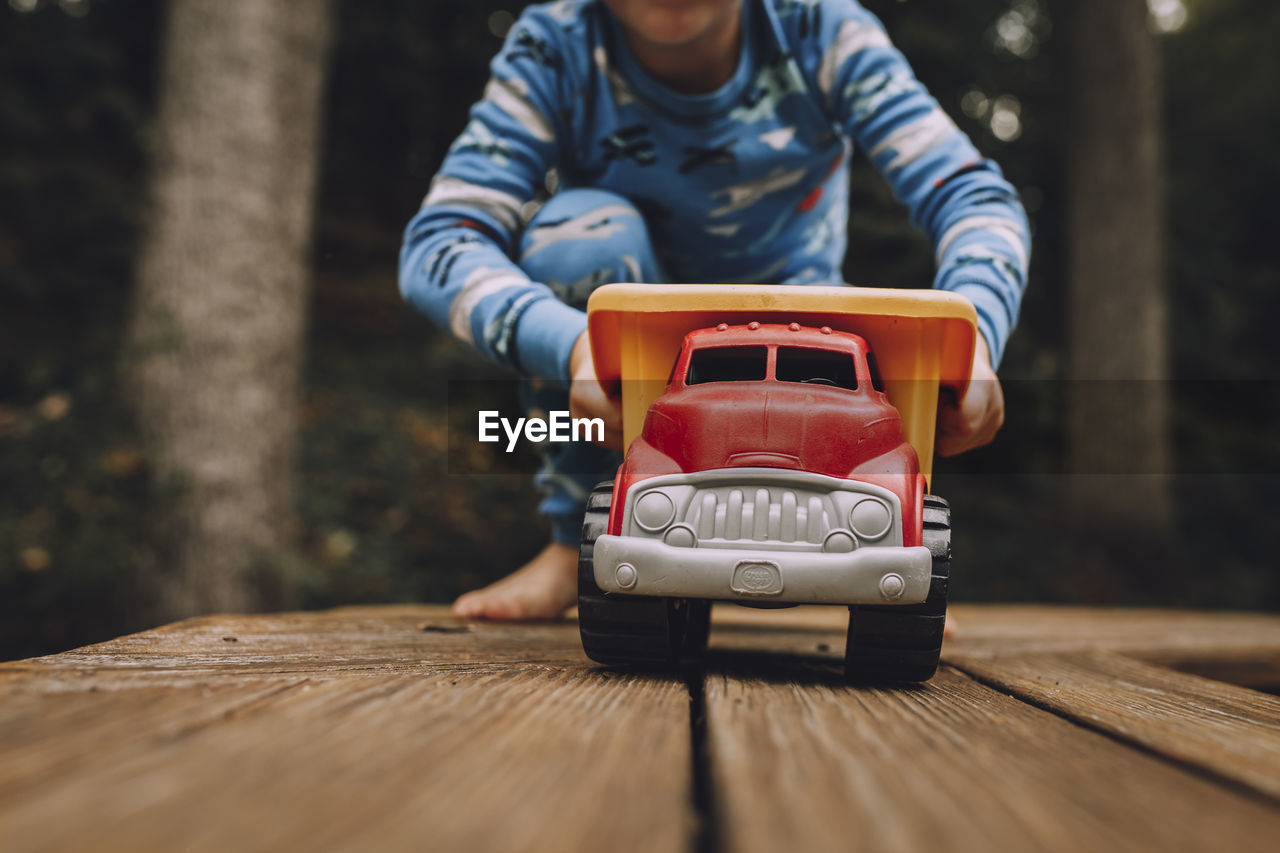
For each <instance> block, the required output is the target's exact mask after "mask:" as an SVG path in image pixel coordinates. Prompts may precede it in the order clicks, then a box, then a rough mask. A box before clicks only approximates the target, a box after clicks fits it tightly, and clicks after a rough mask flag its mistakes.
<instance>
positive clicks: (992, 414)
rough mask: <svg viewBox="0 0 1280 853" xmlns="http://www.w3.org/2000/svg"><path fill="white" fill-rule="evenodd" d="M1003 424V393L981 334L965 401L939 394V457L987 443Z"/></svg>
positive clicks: (953, 396)
mask: <svg viewBox="0 0 1280 853" xmlns="http://www.w3.org/2000/svg"><path fill="white" fill-rule="evenodd" d="M1003 424H1004V392H1003V391H1002V390H1001V389H1000V380H999V379H997V378H996V372H995V370H993V369H992V368H991V353H990V351H989V350H988V349H987V342H986V341H985V340H983V337H982V335H978V340H977V349H976V351H975V352H974V354H973V371H972V373H970V375H969V388H968V390H967V391H965V395H964V398H963V399H962V400H960V402H959V404H957V403H956V399H955V395H954V394H949V393H943V394H941V395H939V399H938V438H937V450H938V455H939V456H955V455H956V454H957V453H963V452H964V451H966V450H972V449H973V448H975V447H981V446H982V445H984V444H988V443H989V442H990V441H991V439H993V438H995V436H996V432H997V431H998V430H999V429H1000V427H1001V426H1002V425H1003Z"/></svg>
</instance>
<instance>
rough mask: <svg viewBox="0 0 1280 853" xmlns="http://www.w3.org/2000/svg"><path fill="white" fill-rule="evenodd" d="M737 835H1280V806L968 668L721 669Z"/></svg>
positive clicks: (1220, 840) (1209, 846) (1128, 844)
mask: <svg viewBox="0 0 1280 853" xmlns="http://www.w3.org/2000/svg"><path fill="white" fill-rule="evenodd" d="M706 709H707V730H708V740H709V748H710V756H711V763H712V765H711V767H712V773H711V775H712V779H713V782H714V785H715V790H716V792H717V817H718V820H717V827H718V834H719V837H720V838H721V840H722V842H723V848H724V849H727V850H733V851H757V850H759V851H777V850H815V851H825V850H832V851H835V850H840V851H846V850H872V851H881V850H886V851H920V850H1062V851H1073V853H1075V851H1080V850H1136V849H1143V850H1146V849H1160V850H1273V849H1274V839H1275V838H1276V837H1277V833H1280V812H1278V811H1277V810H1276V809H1274V808H1269V807H1268V806H1267V805H1265V804H1263V803H1259V802H1257V801H1254V800H1251V799H1248V798H1242V797H1239V796H1237V795H1235V794H1234V793H1232V792H1231V791H1229V790H1226V789H1224V788H1222V787H1220V786H1218V785H1215V784H1213V783H1212V782H1210V781H1208V780H1205V779H1203V778H1200V777H1198V776H1197V775H1195V774H1193V773H1189V772H1186V771H1184V770H1182V769H1179V768H1177V767H1174V766H1171V765H1169V764H1167V763H1165V762H1162V761H1161V760H1159V759H1158V758H1155V757H1152V756H1150V755H1147V754H1144V753H1142V752H1139V751H1136V750H1133V749H1129V748H1127V747H1126V746H1125V745H1123V744H1120V743H1117V742H1115V741H1113V740H1111V739H1109V738H1107V737H1104V736H1103V735H1100V734H1097V733H1095V732H1091V731H1088V730H1086V729H1082V728H1080V727H1078V726H1075V725H1073V724H1071V723H1070V722H1068V721H1066V720H1063V719H1061V718H1059V717H1057V716H1055V715H1053V714H1049V713H1045V712H1043V711H1041V710H1038V709H1036V708H1033V707H1031V706H1029V705H1026V704H1024V703H1022V702H1019V701H1017V700H1016V699H1014V698H1011V697H1009V696H1006V695H1003V694H1001V693H999V692H997V691H994V690H991V689H989V688H987V687H984V686H982V685H980V684H978V683H976V682H974V681H972V680H971V679H969V678H967V677H965V676H963V675H961V674H959V673H956V672H955V671H953V670H944V671H942V672H941V673H940V674H939V675H938V676H937V677H936V678H935V679H934V680H933V681H931V682H930V683H929V684H928V685H927V686H924V687H921V688H915V689H898V690H868V689H854V688H849V687H845V686H841V685H837V684H835V683H834V682H826V683H822V682H818V683H809V684H804V683H800V682H797V681H796V680H769V681H766V680H762V679H758V678H741V677H736V676H732V675H718V676H712V677H710V678H709V679H708V681H707V687H706Z"/></svg>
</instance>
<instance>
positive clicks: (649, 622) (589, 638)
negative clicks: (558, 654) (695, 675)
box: [578, 483, 711, 666]
mask: <svg viewBox="0 0 1280 853" xmlns="http://www.w3.org/2000/svg"><path fill="white" fill-rule="evenodd" d="M612 502H613V483H601V484H600V485H598V486H596V488H595V490H594V491H592V492H591V497H589V498H588V499H587V511H586V517H585V518H584V519H583V523H582V542H581V545H580V547H579V550H578V628H579V630H580V631H581V633H582V648H583V650H584V651H586V653H587V657H589V658H591V659H592V660H594V661H597V662H598V663H603V664H611V665H622V664H645V665H650V666H654V665H658V666H662V665H668V664H672V663H676V662H678V661H679V660H680V658H682V657H691V656H695V655H698V654H700V653H701V652H702V650H703V649H705V648H706V645H707V633H708V630H709V627H710V622H711V604H710V602H707V601H690V600H685V599H678V598H656V597H653V596H641V595H618V594H616V593H608V592H602V591H601V589H600V587H599V586H597V585H596V577H595V544H596V540H597V539H598V538H600V536H601V535H603V534H604V532H605V531H606V530H607V529H608V526H609V507H610V505H611V504H612Z"/></svg>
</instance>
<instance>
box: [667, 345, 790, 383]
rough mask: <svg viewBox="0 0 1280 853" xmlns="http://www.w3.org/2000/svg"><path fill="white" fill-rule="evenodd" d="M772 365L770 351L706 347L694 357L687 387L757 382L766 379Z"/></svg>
mask: <svg viewBox="0 0 1280 853" xmlns="http://www.w3.org/2000/svg"><path fill="white" fill-rule="evenodd" d="M768 364H769V348H768V347H704V348H702V349H696V350H694V351H693V352H692V353H691V354H690V356H689V373H688V376H687V377H686V378H685V384H686V385H700V384H702V383H703V382H752V381H757V380H760V379H764V377H765V374H766V372H767V368H768Z"/></svg>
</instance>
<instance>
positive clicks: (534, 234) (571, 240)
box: [519, 189, 659, 308]
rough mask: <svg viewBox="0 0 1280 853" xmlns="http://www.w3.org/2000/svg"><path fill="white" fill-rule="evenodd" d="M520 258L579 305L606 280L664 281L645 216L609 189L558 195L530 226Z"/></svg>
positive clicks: (534, 276) (558, 292)
mask: <svg viewBox="0 0 1280 853" xmlns="http://www.w3.org/2000/svg"><path fill="white" fill-rule="evenodd" d="M519 263H520V267H521V268H522V269H523V270H524V271H525V273H526V274H528V276H529V277H530V278H532V279H533V280H534V281H540V282H543V283H544V284H546V285H547V286H549V287H550V288H551V289H552V290H553V291H554V292H555V294H556V295H557V296H558V297H559V298H560V299H561V300H562V301H563V302H565V303H567V304H569V305H573V306H575V307H578V308H582V307H585V306H586V303H587V298H588V297H589V296H590V295H591V292H592V291H593V290H595V289H596V288H597V287H599V286H600V285H602V284H608V283H610V282H618V281H637V282H656V281H658V280H659V274H658V270H657V261H656V259H655V258H654V254H653V246H652V244H651V243H650V241H649V229H648V228H647V227H646V226H645V222H644V217H643V216H641V215H640V211H638V210H637V209H636V208H635V206H634V205H633V204H631V202H629V201H628V200H627V199H625V198H623V197H622V196H620V195H617V194H616V193H611V192H607V191H605V190H593V189H571V190H565V191H563V192H560V193H557V194H556V195H553V196H552V197H551V198H550V199H549V200H548V201H547V203H546V204H544V205H543V206H542V209H541V210H539V211H538V212H537V214H535V215H534V217H533V219H532V220H530V221H529V224H528V225H527V226H526V227H525V231H524V235H523V237H522V238H521V241H520V258H519Z"/></svg>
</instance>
